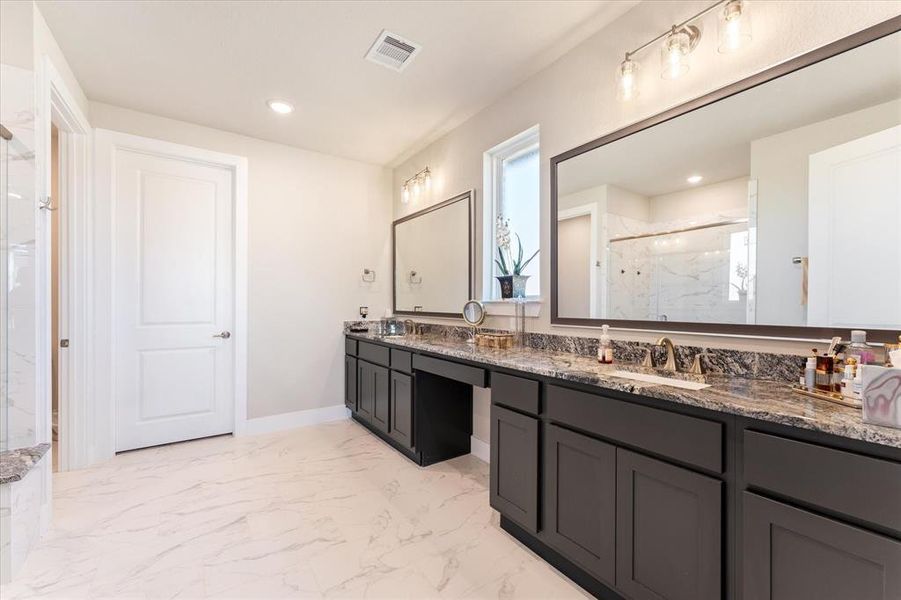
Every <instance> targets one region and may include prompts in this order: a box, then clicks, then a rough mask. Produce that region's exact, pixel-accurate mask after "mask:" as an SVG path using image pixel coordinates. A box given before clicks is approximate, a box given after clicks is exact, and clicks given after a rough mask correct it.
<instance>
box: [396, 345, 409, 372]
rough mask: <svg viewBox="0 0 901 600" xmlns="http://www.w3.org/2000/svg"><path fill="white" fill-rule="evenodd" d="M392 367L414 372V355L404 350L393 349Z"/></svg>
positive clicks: (397, 369)
mask: <svg viewBox="0 0 901 600" xmlns="http://www.w3.org/2000/svg"><path fill="white" fill-rule="evenodd" d="M391 368H392V369H394V370H395V371H403V372H404V373H412V372H413V355H412V354H410V353H409V352H405V351H403V350H395V349H394V348H392V349H391Z"/></svg>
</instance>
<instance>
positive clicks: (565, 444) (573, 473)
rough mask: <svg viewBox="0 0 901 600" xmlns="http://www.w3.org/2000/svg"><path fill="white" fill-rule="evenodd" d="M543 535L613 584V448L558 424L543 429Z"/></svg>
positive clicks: (614, 494)
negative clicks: (544, 430)
mask: <svg viewBox="0 0 901 600" xmlns="http://www.w3.org/2000/svg"><path fill="white" fill-rule="evenodd" d="M544 447H545V454H544V460H545V471H544V477H545V479H544V510H545V513H544V526H543V528H542V529H543V532H542V533H543V535H544V537H545V539H546V540H547V541H548V543H550V544H551V545H552V546H554V547H555V548H556V549H557V550H559V551H560V552H561V553H562V554H563V555H565V556H566V557H567V558H569V559H570V560H572V561H574V562H576V563H578V564H579V565H580V566H581V567H582V568H583V569H585V570H586V571H588V572H589V573H591V574H592V575H594V576H595V577H597V578H598V579H600V580H602V581H604V582H606V583H607V584H608V585H611V586H612V585H614V579H615V567H616V560H615V553H616V543H615V540H616V448H615V447H614V446H612V445H610V444H607V443H604V442H601V441H598V440H595V439H593V438H590V437H588V436H585V435H581V434H578V433H574V432H572V431H569V430H567V429H563V428H562V427H558V426H556V425H549V426H548V427H547V430H546V432H545V446H544Z"/></svg>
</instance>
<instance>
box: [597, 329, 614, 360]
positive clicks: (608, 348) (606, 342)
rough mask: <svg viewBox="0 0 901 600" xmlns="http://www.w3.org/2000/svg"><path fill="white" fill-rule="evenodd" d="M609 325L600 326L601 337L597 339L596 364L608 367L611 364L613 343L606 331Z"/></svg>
mask: <svg viewBox="0 0 901 600" xmlns="http://www.w3.org/2000/svg"><path fill="white" fill-rule="evenodd" d="M609 329H610V326H609V325H602V326H601V337H600V338H599V339H598V362H599V363H602V364H605V365H609V364H612V363H613V341H612V340H611V339H610V334H609V333H607V331H608V330H609Z"/></svg>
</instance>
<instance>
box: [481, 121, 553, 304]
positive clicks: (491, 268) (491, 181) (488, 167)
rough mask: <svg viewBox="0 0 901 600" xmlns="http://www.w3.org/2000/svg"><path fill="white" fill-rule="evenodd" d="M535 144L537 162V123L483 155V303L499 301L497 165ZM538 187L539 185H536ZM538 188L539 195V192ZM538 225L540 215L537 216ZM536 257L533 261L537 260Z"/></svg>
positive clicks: (499, 186)
mask: <svg viewBox="0 0 901 600" xmlns="http://www.w3.org/2000/svg"><path fill="white" fill-rule="evenodd" d="M536 146H537V147H538V156H539V164H540V161H541V139H540V132H539V126H538V125H534V126H532V127H530V128H528V129H526V130H525V131H523V132H522V133H519V134H517V135H515V136H513V137H512V138H510V139H508V140H506V141H504V142H502V143H500V144H498V145H497V146H494V147H493V148H491V149H490V150H488V151H487V152H485V154H484V155H483V159H482V163H483V169H482V170H483V173H484V181H483V187H482V189H483V190H484V196H483V198H484V201H483V202H482V299H483V301H485V302H500V301H501V297H500V288H499V287H498V286H497V285H496V283H497V280H496V279H495V276H496V275H497V272H496V270H497V267H496V265H495V264H494V254H495V250H496V248H495V242H494V240H495V231H496V227H495V225H496V224H497V202H498V199H499V198H500V197H501V194H502V186H503V178H502V176H501V168H502V165H503V162H504V161H505V160H508V159H510V158H516V157H517V156H521V155H523V154H526V153H527V152H531V151H532V150H533V149H534V148H535V147H536ZM539 186H540V184H539ZM540 193H541V192H540V189H539V194H540ZM537 217H538V222H539V227H540V223H541V215H537ZM540 256H541V255H540V254H539V258H538V259H536V260H540ZM527 299H528V300H539V299H540V296H534V295H533V296H528V297H527Z"/></svg>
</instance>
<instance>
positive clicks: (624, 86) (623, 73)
mask: <svg viewBox="0 0 901 600" xmlns="http://www.w3.org/2000/svg"><path fill="white" fill-rule="evenodd" d="M631 56H632V55H631V54H629V53H628V52H626V58H625V60H623V62H621V63H620V65H619V69H617V70H616V97H617V99H619V100H623V101H624V102H628V101H629V100H632V99H633V98H637V97H638V85H637V82H636V75H637V74H638V69H639V66H640V65H639V63H637V62H635V61H634V60H632V58H631Z"/></svg>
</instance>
